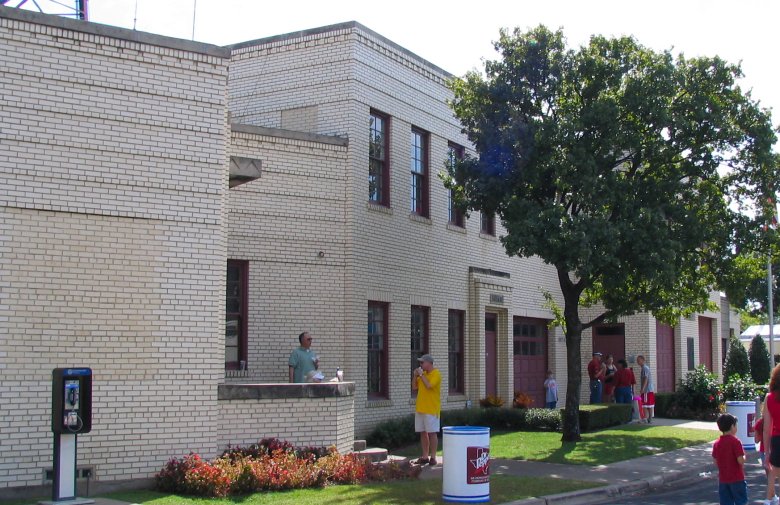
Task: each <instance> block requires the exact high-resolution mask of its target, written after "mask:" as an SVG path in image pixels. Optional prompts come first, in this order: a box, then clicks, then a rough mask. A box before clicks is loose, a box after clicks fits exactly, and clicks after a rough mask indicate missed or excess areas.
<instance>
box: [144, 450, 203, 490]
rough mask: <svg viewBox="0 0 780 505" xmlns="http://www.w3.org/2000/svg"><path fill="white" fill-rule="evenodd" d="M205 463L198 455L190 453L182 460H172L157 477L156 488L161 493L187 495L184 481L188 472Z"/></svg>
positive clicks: (155, 478)
mask: <svg viewBox="0 0 780 505" xmlns="http://www.w3.org/2000/svg"><path fill="white" fill-rule="evenodd" d="M203 464H205V462H204V461H203V460H202V459H201V458H200V456H198V455H197V454H193V453H190V454H189V455H187V456H184V457H183V458H181V459H176V458H171V459H169V460H168V462H167V463H166V464H165V465H164V466H163V468H162V470H160V472H159V473H158V474H157V475H155V477H154V481H155V486H156V487H157V489H159V490H160V491H165V492H169V493H185V492H186V486H185V483H184V479H185V478H186V477H187V472H189V471H190V470H193V469H195V468H197V467H199V466H201V465H203Z"/></svg>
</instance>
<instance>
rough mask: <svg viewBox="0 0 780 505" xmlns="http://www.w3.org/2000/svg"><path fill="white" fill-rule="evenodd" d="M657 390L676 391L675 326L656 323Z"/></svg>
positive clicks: (662, 391) (660, 391)
mask: <svg viewBox="0 0 780 505" xmlns="http://www.w3.org/2000/svg"><path fill="white" fill-rule="evenodd" d="M655 353H656V358H655V369H656V372H655V375H656V377H655V390H656V391H657V392H659V393H670V392H672V391H674V383H675V377H674V326H669V325H668V324H664V323H661V322H659V321H656V322H655Z"/></svg>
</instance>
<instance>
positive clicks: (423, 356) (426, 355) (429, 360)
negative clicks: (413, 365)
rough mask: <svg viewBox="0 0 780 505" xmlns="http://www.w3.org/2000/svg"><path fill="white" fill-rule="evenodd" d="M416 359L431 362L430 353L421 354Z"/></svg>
mask: <svg viewBox="0 0 780 505" xmlns="http://www.w3.org/2000/svg"><path fill="white" fill-rule="evenodd" d="M417 361H427V362H428V363H433V356H431V355H430V354H423V355H422V356H420V357H419V358H417Z"/></svg>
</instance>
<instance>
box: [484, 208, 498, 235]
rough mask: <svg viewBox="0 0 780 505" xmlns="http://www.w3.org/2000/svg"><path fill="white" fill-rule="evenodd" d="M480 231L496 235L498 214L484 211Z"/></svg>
mask: <svg viewBox="0 0 780 505" xmlns="http://www.w3.org/2000/svg"><path fill="white" fill-rule="evenodd" d="M481 223H482V224H481V226H480V231H481V232H482V233H484V234H485V235H493V236H495V235H496V216H495V214H488V213H487V212H482V221H481Z"/></svg>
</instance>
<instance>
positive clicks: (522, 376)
mask: <svg viewBox="0 0 780 505" xmlns="http://www.w3.org/2000/svg"><path fill="white" fill-rule="evenodd" d="M513 323H514V324H513V325H512V326H513V330H512V334H513V339H514V341H513V346H512V347H513V352H512V354H513V355H514V369H515V391H520V392H523V393H525V394H527V395H528V396H530V397H531V398H533V400H534V402H533V403H532V404H531V406H532V407H544V403H545V402H544V379H545V378H546V377H547V321H545V320H543V319H530V318H524V317H516V318H514V321H513Z"/></svg>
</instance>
